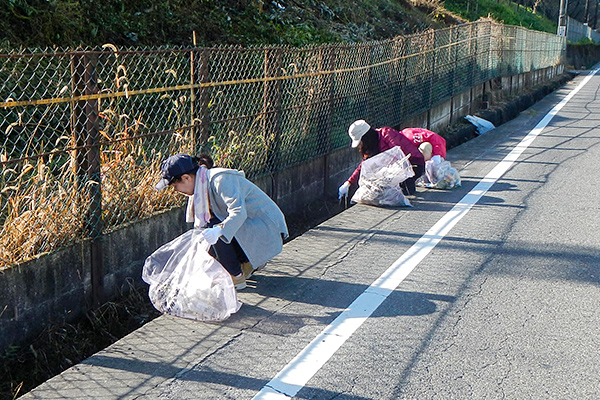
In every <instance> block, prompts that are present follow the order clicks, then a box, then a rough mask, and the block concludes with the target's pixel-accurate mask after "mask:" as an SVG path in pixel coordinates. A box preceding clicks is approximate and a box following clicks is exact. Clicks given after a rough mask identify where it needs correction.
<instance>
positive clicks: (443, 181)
mask: <svg viewBox="0 0 600 400" xmlns="http://www.w3.org/2000/svg"><path fill="white" fill-rule="evenodd" d="M460 184H461V181H460V175H459V174H458V171H457V170H456V168H453V167H452V166H451V165H450V161H446V160H444V159H443V158H442V157H440V156H433V157H431V160H428V161H426V162H425V173H424V174H423V175H422V176H421V177H420V178H419V179H418V180H417V185H421V186H425V187H428V188H434V189H452V188H454V187H457V186H460Z"/></svg>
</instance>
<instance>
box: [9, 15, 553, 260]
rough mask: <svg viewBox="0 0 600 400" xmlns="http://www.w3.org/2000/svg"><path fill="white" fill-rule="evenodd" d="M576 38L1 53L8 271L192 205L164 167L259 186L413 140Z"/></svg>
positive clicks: (477, 35)
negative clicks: (358, 131)
mask: <svg viewBox="0 0 600 400" xmlns="http://www.w3.org/2000/svg"><path fill="white" fill-rule="evenodd" d="M563 48H564V38H560V37H557V36H554V35H549V34H545V33H541V32H535V31H530V30H526V29H523V28H518V27H508V26H502V25H499V24H495V23H493V22H489V21H481V22H476V23H471V24H464V25H459V26H455V27H452V28H446V29H441V30H437V31H429V32H424V33H421V34H418V35H411V36H403V37H397V38H394V39H392V40H386V41H377V42H367V43H357V44H333V45H324V46H318V47H306V48H290V47H266V48H236V47H216V48H151V49H134V50H132V49H117V48H115V47H114V46H112V45H105V46H103V47H102V48H101V49H96V50H90V49H86V50H69V51H56V50H45V51H32V50H28V51H24V50H21V51H10V52H3V53H2V54H0V63H1V64H0V82H1V83H0V85H1V86H0V100H2V102H1V104H0V113H1V114H2V115H1V117H2V118H1V121H2V132H3V139H2V148H1V151H0V163H1V165H2V175H1V176H0V193H1V194H0V269H1V268H6V267H8V266H11V265H14V264H17V263H20V262H22V261H25V260H28V259H31V258H33V257H36V256H38V255H40V254H42V253H44V252H49V251H54V250H56V249H59V248H61V247H64V246H67V245H69V244H71V243H73V242H75V241H80V240H84V239H95V238H98V237H99V236H100V235H102V234H104V233H107V232H110V231H111V230H114V229H116V228H118V227H120V226H123V224H128V223H132V222H135V221H138V220H140V219H142V218H145V217H147V216H150V215H152V214H155V213H157V212H159V211H161V210H165V209H168V208H172V207H175V206H180V205H181V204H182V201H183V199H182V198H181V196H177V195H174V194H173V193H171V191H162V192H157V191H155V190H154V189H153V187H154V184H155V182H156V181H157V179H158V178H159V176H160V173H159V165H160V161H161V160H162V159H164V158H165V157H166V156H168V155H170V154H173V153H177V152H189V153H194V154H198V153H200V152H206V153H209V154H210V155H211V156H212V157H213V158H214V159H215V161H216V164H217V165H218V166H223V167H233V168H237V169H243V170H245V171H246V174H247V176H248V177H249V178H250V179H252V178H256V177H260V176H264V175H266V174H271V173H274V172H276V171H280V170H282V169H285V168H287V167H290V166H293V165H295V164H298V163H301V162H305V161H307V160H310V159H312V158H315V157H318V156H321V155H323V154H326V153H328V152H331V151H332V150H334V149H337V148H340V147H342V146H347V145H348V141H349V140H348V138H347V134H346V129H347V126H348V125H349V124H350V123H351V122H352V121H353V120H355V119H357V118H364V119H367V120H368V121H370V122H371V123H372V124H374V125H378V126H382V125H391V126H395V125H398V124H399V123H400V122H401V121H403V120H406V119H407V118H410V117H411V116H414V115H416V114H418V113H420V112H423V111H425V110H427V109H429V108H431V107H432V106H434V105H436V104H438V103H440V102H442V101H444V100H446V99H448V98H449V97H451V96H452V95H454V94H457V93H460V92H463V91H465V90H467V89H468V88H470V87H472V86H474V85H477V84H479V83H482V82H485V81H487V80H489V79H492V78H495V77H498V76H502V75H512V74H517V73H522V72H528V71H531V70H536V69H541V68H545V67H549V66H554V65H557V64H559V63H560V59H561V56H562V51H563Z"/></svg>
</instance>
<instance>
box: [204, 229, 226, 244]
mask: <svg viewBox="0 0 600 400" xmlns="http://www.w3.org/2000/svg"><path fill="white" fill-rule="evenodd" d="M222 231H223V229H221V227H220V226H218V225H215V226H213V227H212V228H207V229H205V230H203V231H202V233H201V234H200V235H201V237H202V238H203V239H204V240H206V241H207V242H208V244H210V245H211V246H212V245H213V244H215V243H217V240H219V238H220V237H221V233H222Z"/></svg>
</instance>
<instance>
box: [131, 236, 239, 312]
mask: <svg viewBox="0 0 600 400" xmlns="http://www.w3.org/2000/svg"><path fill="white" fill-rule="evenodd" d="M200 232H202V230H201V229H191V230H189V231H187V232H186V233H184V234H183V235H181V236H179V237H177V238H175V239H174V240H172V241H171V242H169V243H167V244H165V245H163V246H161V247H160V248H159V249H157V250H156V251H155V252H154V253H152V254H151V255H150V256H149V257H148V258H146V262H145V263H144V267H143V270H142V279H143V280H144V282H146V283H147V284H149V285H150V288H149V291H148V296H149V297H150V301H151V302H152V305H153V306H154V307H155V308H156V309H157V310H158V311H160V312H162V313H164V314H169V315H174V316H177V317H182V318H188V319H194V320H198V321H222V320H225V319H227V318H229V316H230V315H231V314H233V313H235V312H237V311H238V310H239V309H240V307H241V305H242V303H240V302H239V301H238V299H237V293H236V291H235V287H234V285H233V281H232V280H231V277H230V276H229V273H228V272H227V270H225V268H224V267H223V266H222V265H221V264H220V263H219V262H218V261H217V260H215V259H214V258H213V257H212V256H211V255H210V254H208V250H209V248H210V245H209V244H208V243H207V242H206V241H205V240H204V239H202V238H201V237H200Z"/></svg>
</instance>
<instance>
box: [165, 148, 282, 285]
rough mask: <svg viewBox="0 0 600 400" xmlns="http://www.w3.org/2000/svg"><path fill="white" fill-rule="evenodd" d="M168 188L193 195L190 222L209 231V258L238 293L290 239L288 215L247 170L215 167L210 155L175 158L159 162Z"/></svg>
mask: <svg viewBox="0 0 600 400" xmlns="http://www.w3.org/2000/svg"><path fill="white" fill-rule="evenodd" d="M161 170H162V179H161V180H160V181H159V182H158V184H157V185H156V189H158V190H162V189H164V188H166V187H167V186H173V188H174V189H175V190H176V191H178V192H180V193H183V194H185V195H188V196H189V200H188V207H187V212H186V220H187V221H188V222H194V228H205V229H204V230H203V232H202V236H203V237H204V239H205V240H206V241H207V242H208V243H209V244H210V245H211V254H212V255H213V257H215V258H216V259H217V260H218V261H219V262H220V263H221V264H222V265H223V266H224V267H225V269H226V270H227V271H228V272H229V274H230V275H231V276H232V279H233V281H234V284H235V286H236V289H238V290H240V289H243V288H245V287H246V278H247V277H249V276H250V275H251V274H252V272H253V271H254V270H255V269H257V268H258V267H260V266H262V265H264V264H265V263H266V262H267V261H269V260H270V259H272V258H273V257H275V256H276V255H277V254H279V253H280V252H281V250H282V248H283V239H285V238H286V237H287V236H288V230H287V226H286V223H285V216H284V215H283V213H282V212H281V210H280V209H279V207H278V206H277V204H275V202H274V201H273V200H271V198H270V197H269V196H267V194H266V193H265V192H263V191H262V190H261V189H260V188H259V187H258V186H256V185H255V184H254V183H252V182H250V181H249V180H248V179H246V177H245V175H244V172H243V171H238V170H234V169H227V168H213V161H212V159H211V158H210V157H209V156H206V155H202V156H200V157H191V156H189V155H187V154H176V155H173V156H171V157H169V158H167V159H166V160H165V161H163V163H162V164H161Z"/></svg>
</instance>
